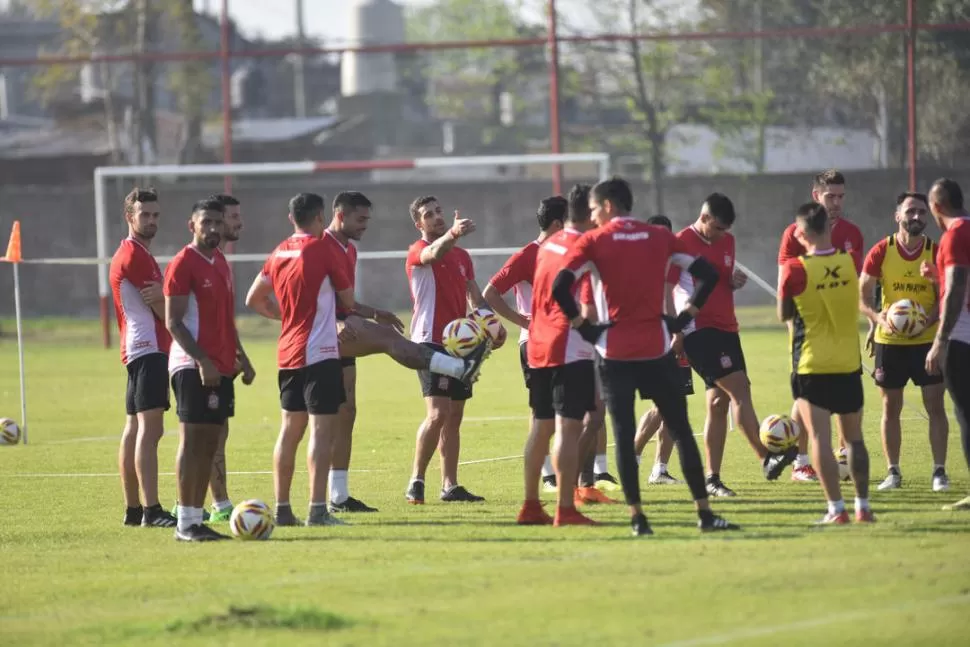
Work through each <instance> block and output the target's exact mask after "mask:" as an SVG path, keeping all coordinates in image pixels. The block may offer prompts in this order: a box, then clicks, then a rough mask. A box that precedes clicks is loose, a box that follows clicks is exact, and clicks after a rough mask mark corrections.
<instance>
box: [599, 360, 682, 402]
mask: <svg viewBox="0 0 970 647" xmlns="http://www.w3.org/2000/svg"><path fill="white" fill-rule="evenodd" d="M597 369H598V371H599V376H600V382H601V383H602V385H603V399H604V400H606V401H607V403H609V402H610V401H612V400H613V399H614V398H618V397H624V396H628V395H629V393H630V391H631V390H632V391H633V392H634V395H635V394H636V393H639V394H640V399H641V400H656V399H657V398H661V399H664V398H666V399H667V400H670V399H671V398H673V399H676V398H678V397H681V398H682V397H685V394H684V392H683V386H682V379H681V377H682V373H681V371H682V370H683V368H682V367H681V366H679V365H678V364H677V359H676V358H675V357H674V354H673V353H667V354H666V355H664V356H663V357H658V358H656V359H644V360H615V359H603V358H601V357H597ZM685 402H686V400H685Z"/></svg>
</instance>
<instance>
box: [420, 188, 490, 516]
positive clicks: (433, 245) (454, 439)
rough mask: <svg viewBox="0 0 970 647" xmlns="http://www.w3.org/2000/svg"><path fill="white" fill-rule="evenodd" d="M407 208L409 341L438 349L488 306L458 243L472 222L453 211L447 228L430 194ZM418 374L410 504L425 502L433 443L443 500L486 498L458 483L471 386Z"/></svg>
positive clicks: (435, 374)
mask: <svg viewBox="0 0 970 647" xmlns="http://www.w3.org/2000/svg"><path fill="white" fill-rule="evenodd" d="M409 211H410V215H411V220H412V222H413V223H414V227H415V229H417V230H418V231H419V232H420V234H421V238H419V239H418V240H417V241H416V242H415V243H414V244H413V245H411V247H410V249H409V250H408V257H407V260H406V261H405V270H406V272H407V276H408V283H409V284H410V286H411V299H412V300H413V301H414V314H413V316H412V317H411V341H413V342H416V343H419V344H423V345H427V346H428V347H429V348H431V349H434V350H441V349H442V347H441V341H442V340H441V333H442V331H443V330H444V327H445V326H446V325H447V324H448V323H449V322H451V321H453V320H454V319H457V318H459V317H464V316H465V314H466V313H467V310H468V306H471V307H472V308H483V307H486V303H485V299H484V298H482V293H481V290H479V288H478V284H477V283H475V268H474V266H473V265H472V259H471V256H469V255H468V252H466V251H465V250H463V249H461V248H460V247H457V246H456V243H457V242H458V239H459V238H461V237H463V236H467V235H468V234H470V233H472V232H473V231H475V223H474V222H472V221H471V220H469V219H467V218H461V217H460V215H459V213H458V212H457V211H455V220H454V223H453V224H452V225H451V227H449V226H448V224H447V223H446V222H445V219H444V216H443V213H442V209H441V205H440V204H439V203H438V199H437V198H435V197H434V196H424V197H420V198H417V199H415V200H414V201H413V202H412V203H411V206H410V208H409ZM496 343H497V344H498V343H499V340H496ZM418 375H419V378H420V382H421V393H422V395H423V396H424V402H425V407H426V409H427V415H426V417H425V419H424V421H423V422H422V423H421V426H420V427H419V428H418V433H417V438H416V440H415V448H414V464H413V468H412V472H411V479H410V481H409V482H408V487H407V491H406V492H405V498H406V499H407V501H408V503H412V504H416V505H420V504H423V503H424V477H425V472H426V471H427V469H428V463H430V462H431V457H432V456H433V455H434V450H435V447H436V446H437V447H438V449H439V451H440V452H441V481H442V483H441V485H442V487H441V495H440V498H441V500H442V501H445V502H452V501H470V502H477V501H484V500H485V499H484V497H481V496H478V495H476V494H472V493H471V492H469V491H468V490H467V489H465V488H464V487H463V486H461V485H459V484H458V454H459V451H460V449H461V435H460V434H461V420H462V417H463V416H464V412H465V402H466V401H467V400H468V399H469V398H471V397H472V389H471V386H470V385H469V384H467V383H463V382H462V381H461V380H457V379H454V378H452V377H449V376H447V375H443V374H441V373H439V372H437V371H434V370H431V371H420V372H419V374H418Z"/></svg>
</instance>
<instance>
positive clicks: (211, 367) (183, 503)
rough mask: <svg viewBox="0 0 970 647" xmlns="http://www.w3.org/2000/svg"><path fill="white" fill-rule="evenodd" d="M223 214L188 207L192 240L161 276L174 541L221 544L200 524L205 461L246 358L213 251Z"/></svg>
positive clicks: (218, 255)
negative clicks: (171, 409) (174, 419)
mask: <svg viewBox="0 0 970 647" xmlns="http://www.w3.org/2000/svg"><path fill="white" fill-rule="evenodd" d="M224 211H225V207H223V206H222V203H221V202H219V201H218V200H214V199H206V200H202V201H199V202H197V203H196V204H195V205H194V206H193V208H192V218H191V220H190V221H189V228H190V230H191V232H192V242H191V243H190V244H189V245H186V246H185V247H184V248H183V249H182V251H180V252H179V253H178V254H177V255H176V257H175V258H174V259H173V260H172V262H171V263H170V264H169V266H168V268H167V270H166V273H165V286H164V291H165V325H166V327H167V328H168V331H169V333H170V334H171V335H172V348H171V351H170V353H169V360H168V369H169V373H170V374H171V376H172V390H173V391H174V393H175V401H176V405H177V406H176V410H177V412H178V416H179V448H178V456H177V460H176V466H175V472H176V478H177V481H178V500H179V508H178V515H177V517H178V525H177V527H176V531H175V538H176V539H177V540H180V541H212V540H217V539H228V537H227V536H226V535H222V534H220V533H217V532H215V531H214V530H212V529H211V528H209V527H208V526H206V525H204V524H203V523H202V513H203V506H204V503H205V491H206V487H207V486H208V484H209V476H210V473H211V471H212V460H213V458H214V456H215V452H216V447H217V446H218V444H219V435H220V434H221V432H222V430H223V428H224V426H225V422H226V419H227V418H228V416H229V407H230V404H231V403H232V401H233V399H234V395H233V383H232V375H233V374H234V373H235V365H236V358H237V354H238V355H239V356H240V357H243V358H245V357H246V353H245V351H244V350H243V348H242V345H241V344H240V342H239V336H238V334H237V331H236V323H235V320H234V298H233V288H232V277H231V275H230V270H229V264H228V263H227V262H226V258H225V256H223V255H222V252H221V251H219V243H220V242H221V239H222V233H223V231H224V230H225V223H224V220H223V214H224ZM245 361H247V362H248V359H247V360H245Z"/></svg>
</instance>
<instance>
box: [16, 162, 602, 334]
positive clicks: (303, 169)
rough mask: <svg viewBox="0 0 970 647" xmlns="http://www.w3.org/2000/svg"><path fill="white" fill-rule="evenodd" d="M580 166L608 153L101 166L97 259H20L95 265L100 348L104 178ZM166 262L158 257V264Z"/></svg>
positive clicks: (104, 299)
mask: <svg viewBox="0 0 970 647" xmlns="http://www.w3.org/2000/svg"><path fill="white" fill-rule="evenodd" d="M575 163H586V164H594V165H595V166H596V168H597V175H598V177H599V179H600V180H605V179H607V178H608V177H609V175H610V156H609V154H608V153H548V154H537V155H478V156H469V157H417V158H413V159H403V160H402V159H399V160H359V161H352V160H350V161H316V162H315V161H302V162H257V163H248V164H187V165H178V164H170V165H160V166H102V167H98V168H96V169H95V170H94V201H95V214H94V215H95V232H96V240H97V258H94V259H91V258H47V259H32V260H30V261H28V260H26V259H25V261H24V262H25V263H30V262H33V263H37V264H48V265H51V264H60V265H97V266H98V298H99V302H100V304H99V305H100V311H101V328H102V337H103V338H104V344H105V347H106V348H109V347H110V346H111V314H110V313H111V307H110V306H111V304H110V299H111V286H110V285H109V282H108V266H109V265H110V264H111V258H110V256H109V255H108V254H109V251H108V250H109V245H110V240H109V239H108V236H109V233H108V213H109V209H108V204H107V201H106V183H107V181H108V180H109V179H113V178H124V177H155V178H159V177H226V176H229V177H233V176H235V177H244V176H271V175H314V174H319V173H337V172H341V171H343V172H347V171H388V170H415V169H452V168H457V167H466V168H467V167H482V166H535V165H544V166H550V165H553V166H555V165H560V164H575ZM467 251H468V252H469V253H470V254H472V255H473V256H475V255H496V254H501V253H506V252H507V253H508V254H513V253H514V252H515V251H517V248H508V249H506V248H482V249H469V250H467ZM266 256H267V254H230V255H228V256H227V258H228V260H229V261H230V262H245V261H263V260H265V258H266ZM405 256H406V252H404V251H387V252H361V253H360V254H359V255H358V258H359V259H361V260H364V259H368V258H372V259H388V258H404V257H405ZM169 260H171V258H166V257H158V261H159V262H162V263H164V262H168V261H169Z"/></svg>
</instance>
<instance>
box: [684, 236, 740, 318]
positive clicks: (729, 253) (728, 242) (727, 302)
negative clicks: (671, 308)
mask: <svg viewBox="0 0 970 647" xmlns="http://www.w3.org/2000/svg"><path fill="white" fill-rule="evenodd" d="M677 239H678V240H680V242H681V243H683V244H684V247H685V249H687V250H688V253H689V254H690V255H691V256H695V257H698V256H699V257H702V258H703V259H704V260H706V261H707V262H708V263H710V264H711V265H712V266H713V267H714V269H716V270H717V274H718V281H717V284H716V285H715V286H714V291H713V292H711V296H710V297H709V298H708V299H707V303H705V304H704V307H703V308H701V309H700V311H698V313H697V317H696V318H695V319H694V321H693V322H691V325H690V326H689V327H688V328H686V329H685V330H684V333H685V334H690V333H691V332H693V331H694V330H701V329H703V328H715V329H717V330H723V331H725V332H737V331H738V319H737V316H736V315H735V311H734V290H733V289H732V288H731V278H732V276H733V274H734V253H735V252H734V248H735V240H734V236H732V235H731V234H724V235H723V236H721V237H720V238H719V239H717V240H716V241H713V242H711V241H709V240H707V239H706V238H704V237H703V236H701V234H700V233H699V232H698V231H697V230H696V229H694V227H687V228H686V229H682V230H681V231H680V232H678V233H677ZM674 285H675V287H674V303H675V304H676V306H677V310H678V311H680V310H683V309H684V308H685V307H686V305H687V301H688V300H689V299H690V297H691V296H692V295H693V294H694V277H693V276H691V274H690V273H689V272H680V273H679V276H678V280H677V281H676V282H674Z"/></svg>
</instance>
